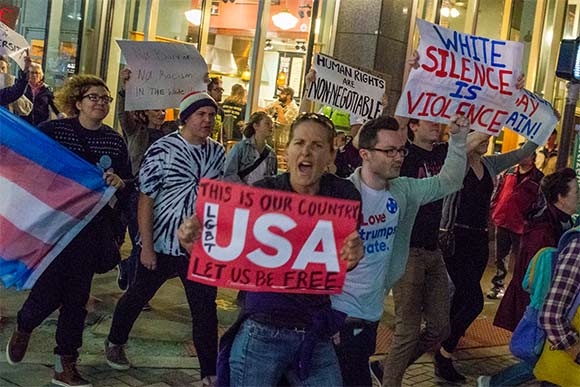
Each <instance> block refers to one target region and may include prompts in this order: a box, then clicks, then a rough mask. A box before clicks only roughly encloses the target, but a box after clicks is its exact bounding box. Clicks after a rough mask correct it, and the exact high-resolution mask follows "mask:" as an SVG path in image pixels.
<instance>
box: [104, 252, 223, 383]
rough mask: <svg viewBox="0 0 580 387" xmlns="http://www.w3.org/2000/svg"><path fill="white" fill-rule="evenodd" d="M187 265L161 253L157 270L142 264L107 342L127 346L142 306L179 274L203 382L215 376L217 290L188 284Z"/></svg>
mask: <svg viewBox="0 0 580 387" xmlns="http://www.w3.org/2000/svg"><path fill="white" fill-rule="evenodd" d="M188 265H189V262H188V260H187V258H185V257H184V256H181V257H175V256H171V255H165V254H159V253H157V270H148V269H147V268H145V266H143V265H141V263H139V266H138V267H137V276H136V280H135V283H134V284H133V286H131V287H130V288H128V289H127V291H126V292H125V293H124V294H123V296H122V297H121V298H120V299H119V302H118V303H117V307H116V308H115V313H114V315H113V322H112V323H111V331H110V332H109V338H108V339H109V342H111V343H113V344H125V343H126V342H127V340H128V338H129V332H130V331H131V328H133V324H134V323H135V320H137V317H139V314H140V313H141V310H142V309H143V306H144V305H145V304H146V303H147V302H149V300H151V298H153V296H154V295H155V293H156V292H157V290H159V288H160V287H161V286H162V285H163V284H164V283H165V281H167V280H168V279H170V278H172V277H173V276H174V275H175V274H177V275H178V276H179V278H180V279H181V283H182V284H183V287H184V289H185V295H186V297H187V302H188V303H189V310H190V313H191V322H192V326H193V344H194V345H195V350H196V351H197V356H198V359H199V365H200V368H201V378H202V379H203V378H204V377H206V376H210V375H215V374H216V361H217V345H218V332H217V324H218V321H217V309H216V303H215V301H216V296H217V288H215V287H213V286H207V285H202V284H199V283H197V282H193V281H190V280H188V279H187V269H188Z"/></svg>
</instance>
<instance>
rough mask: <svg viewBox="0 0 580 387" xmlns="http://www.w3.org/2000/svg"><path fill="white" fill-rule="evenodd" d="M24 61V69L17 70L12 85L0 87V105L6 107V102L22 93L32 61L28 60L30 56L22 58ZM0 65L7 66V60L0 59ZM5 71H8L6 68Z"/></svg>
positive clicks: (13, 99)
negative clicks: (16, 75) (16, 76)
mask: <svg viewBox="0 0 580 387" xmlns="http://www.w3.org/2000/svg"><path fill="white" fill-rule="evenodd" d="M24 62H25V65H24V70H21V71H20V72H19V74H18V78H16V81H15V83H14V85H12V86H9V87H5V88H3V89H0V106H3V107H7V105H8V104H11V103H12V102H14V101H16V100H17V99H18V98H20V97H21V96H22V95H23V94H24V90H25V89H26V83H27V81H28V72H29V70H30V64H31V63H32V61H31V60H30V57H28V56H27V57H25V58H24ZM0 65H1V66H3V67H4V66H7V65H8V62H7V61H5V60H0ZM6 71H8V69H7V68H6ZM2 72H5V71H2Z"/></svg>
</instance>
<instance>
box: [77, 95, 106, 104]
mask: <svg viewBox="0 0 580 387" xmlns="http://www.w3.org/2000/svg"><path fill="white" fill-rule="evenodd" d="M85 98H88V99H89V101H91V102H99V100H101V101H103V103H104V104H106V105H108V104H110V103H111V102H113V98H112V97H111V96H110V95H98V94H87V95H83V97H82V98H81V99H85Z"/></svg>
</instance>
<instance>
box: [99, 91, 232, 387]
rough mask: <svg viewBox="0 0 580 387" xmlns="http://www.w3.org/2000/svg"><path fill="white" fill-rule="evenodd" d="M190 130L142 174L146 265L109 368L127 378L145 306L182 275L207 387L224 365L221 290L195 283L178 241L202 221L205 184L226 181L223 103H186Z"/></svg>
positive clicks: (111, 347) (122, 312) (123, 311)
mask: <svg viewBox="0 0 580 387" xmlns="http://www.w3.org/2000/svg"><path fill="white" fill-rule="evenodd" d="M179 109H180V113H179V119H180V121H181V123H182V125H183V126H182V127H181V128H180V129H179V130H178V131H176V132H174V133H171V134H169V135H167V136H165V137H163V138H161V139H160V140H158V141H157V142H155V144H153V145H152V146H151V147H150V148H149V149H148V150H147V152H146V153H145V157H144V159H143V163H142V166H141V170H140V171H139V188H140V194H139V205H138V222H139V234H140V238H139V240H140V242H139V245H140V248H141V252H140V264H139V266H138V268H137V273H136V279H135V283H134V284H133V286H132V287H130V288H129V289H128V290H127V292H125V294H123V296H122V297H121V299H120V300H119V302H118V303H117V306H116V308H115V313H114V315H113V321H112V323H111V331H110V332H109V336H108V338H107V340H106V342H105V356H106V359H107V363H108V364H109V365H110V366H111V367H112V368H114V369H119V370H126V369H128V368H129V367H130V363H129V361H128V359H127V357H126V355H125V350H124V346H125V344H126V343H127V340H128V338H129V332H130V331H131V328H132V327H133V324H134V323H135V320H136V319H137V317H139V314H140V313H141V310H142V308H143V306H144V305H145V304H146V303H147V302H149V300H150V299H151V298H152V297H153V296H154V295H155V293H156V292H157V290H158V289H159V288H160V287H161V286H162V285H163V284H164V283H165V281H167V280H168V279H169V278H171V277H172V276H173V275H174V274H177V275H178V276H179V278H180V279H181V282H182V284H183V287H184V288H185V294H186V297H187V302H188V303H189V309H190V312H191V319H192V325H193V327H192V328H193V343H194V345H195V349H196V351H197V354H198V358H199V364H200V368H201V378H202V381H203V384H204V385H213V383H214V381H215V375H216V360H217V341H218V334H217V311H216V304H215V300H216V295H217V289H216V288H215V287H212V286H207V285H202V284H199V283H196V282H193V281H189V280H188V279H187V269H188V266H189V259H188V255H187V253H186V252H185V251H184V250H182V249H181V248H180V246H179V242H178V240H177V229H178V227H179V225H180V224H181V222H182V221H183V219H185V218H187V217H190V216H191V215H192V214H194V213H195V202H196V199H197V190H198V183H199V181H200V179H202V178H209V179H217V178H220V177H221V176H222V174H223V169H224V163H225V151H224V148H223V146H222V145H221V144H219V143H218V142H216V141H214V140H212V139H211V138H210V137H209V135H210V134H211V132H212V130H213V127H214V123H215V117H216V114H217V109H218V106H217V103H216V102H215V100H214V99H213V98H211V97H210V96H209V94H207V93H205V92H194V93H191V94H188V95H186V96H185V97H184V98H183V100H182V101H181V104H180V105H179Z"/></svg>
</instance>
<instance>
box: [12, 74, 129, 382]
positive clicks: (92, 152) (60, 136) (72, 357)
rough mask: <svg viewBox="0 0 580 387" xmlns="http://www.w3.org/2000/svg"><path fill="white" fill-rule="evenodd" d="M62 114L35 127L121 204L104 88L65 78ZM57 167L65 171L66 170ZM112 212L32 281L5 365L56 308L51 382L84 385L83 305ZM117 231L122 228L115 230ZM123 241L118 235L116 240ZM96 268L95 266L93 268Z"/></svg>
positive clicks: (122, 151) (83, 78)
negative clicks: (84, 165)
mask: <svg viewBox="0 0 580 387" xmlns="http://www.w3.org/2000/svg"><path fill="white" fill-rule="evenodd" d="M56 100H57V103H58V104H59V105H60V107H61V108H62V110H63V111H65V112H66V113H67V114H69V115H71V116H73V118H66V119H61V120H54V121H47V122H45V123H43V124H41V125H40V127H39V129H40V130H41V131H42V132H44V133H45V134H47V135H48V136H50V137H51V138H53V139H54V140H55V141H57V142H58V143H60V144H61V145H63V146H64V147H66V148H68V149H69V150H70V151H71V152H73V153H76V154H77V155H78V156H79V157H82V158H83V159H85V160H86V161H87V162H89V163H90V164H92V165H95V166H97V167H99V168H100V169H101V170H102V171H103V179H104V180H105V181H106V182H107V184H109V185H111V186H113V187H115V188H117V189H118V191H117V194H116V197H117V199H119V200H118V205H119V204H123V202H124V201H125V196H126V195H124V192H126V191H127V190H126V189H125V186H126V184H128V182H129V181H130V180H131V179H132V175H131V169H130V164H129V157H128V154H127V146H126V145H125V141H124V140H123V137H121V135H119V134H118V133H117V132H115V131H114V130H113V129H112V128H111V127H109V126H107V125H105V124H103V120H104V118H105V117H106V116H107V114H108V113H109V109H110V105H111V102H112V100H113V99H112V98H111V95H110V93H109V88H108V87H107V85H106V84H105V82H103V80H101V79H100V78H98V77H95V76H92V75H77V76H74V77H72V78H70V79H68V80H67V82H66V83H65V85H64V87H63V88H62V89H61V90H60V92H59V93H58V94H57V96H56ZM62 168H63V169H64V170H66V168H67V166H66V165H63V166H62ZM114 211H115V210H114V209H113V208H112V207H111V205H108V206H105V208H104V209H103V210H101V212H99V213H98V214H97V215H96V216H95V217H94V218H93V220H91V221H90V223H89V224H88V225H86V226H85V227H84V228H83V229H82V231H80V232H79V234H78V235H77V236H76V237H75V238H74V239H73V240H72V241H71V242H70V243H69V244H68V246H67V247H66V248H65V249H64V250H63V251H62V252H61V253H60V254H59V255H58V256H57V257H56V258H55V260H54V261H53V262H52V263H51V264H50V265H49V267H48V268H47V269H46V270H45V271H44V273H43V274H42V275H41V276H40V278H39V279H38V281H37V282H36V283H35V285H34V287H33V288H32V291H31V292H30V294H29V296H28V298H27V299H26V301H25V302H24V304H23V306H22V308H21V309H20V311H19V312H18V325H17V329H16V330H15V331H14V333H13V334H12V337H11V339H10V342H9V344H8V347H7V351H6V353H7V357H8V362H9V363H11V364H14V363H18V362H20V361H21V360H22V358H23V357H24V355H25V353H26V348H27V346H28V341H29V339H30V335H31V333H32V331H33V330H34V329H35V328H36V327H38V326H39V325H40V324H41V323H42V322H43V321H44V319H46V318H47V317H48V316H49V315H50V314H52V313H53V312H54V311H55V310H57V309H59V318H58V323H57V327H56V344H57V345H56V348H55V350H54V353H55V354H56V355H57V356H56V362H55V370H54V371H55V373H54V378H53V380H52V382H53V383H55V384H58V385H60V386H77V387H78V386H90V385H91V384H90V383H89V382H88V381H86V380H85V379H84V378H83V377H82V376H81V375H80V374H79V373H78V371H77V368H76V360H77V358H78V355H79V353H78V349H79V348H80V347H81V345H82V335H83V329H84V321H85V317H86V315H87V310H86V308H85V305H86V303H87V301H88V299H89V293H90V289H91V281H92V278H93V274H94V273H95V270H99V269H102V267H103V266H102V265H103V262H105V261H107V262H108V261H110V260H107V258H108V256H105V254H104V253H103V251H106V250H107V248H109V252H111V254H110V256H114V254H113V253H114V247H115V246H114V245H113V244H114V241H113V238H114V237H115V236H114V235H113V231H112V229H113V228H116V226H118V224H117V221H116V219H117V217H116V213H115V212H114ZM121 230H123V229H122V228H121ZM119 237H121V238H122V237H123V236H119ZM99 265H100V266H99Z"/></svg>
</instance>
